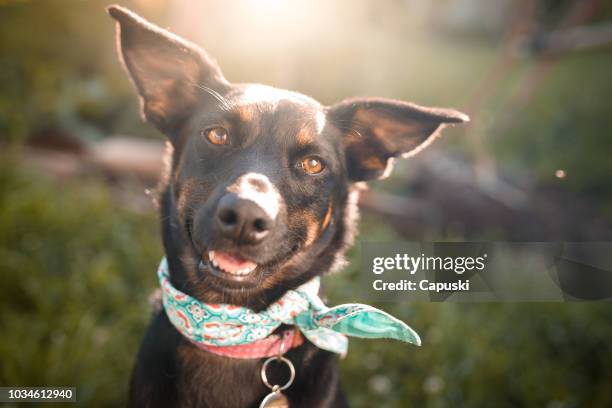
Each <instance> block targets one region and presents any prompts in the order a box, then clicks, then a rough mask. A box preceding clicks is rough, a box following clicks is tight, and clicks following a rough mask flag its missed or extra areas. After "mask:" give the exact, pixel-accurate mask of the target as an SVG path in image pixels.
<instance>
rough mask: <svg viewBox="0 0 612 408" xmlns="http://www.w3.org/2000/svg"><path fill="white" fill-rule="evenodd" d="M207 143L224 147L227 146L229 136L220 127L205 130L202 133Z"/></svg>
mask: <svg viewBox="0 0 612 408" xmlns="http://www.w3.org/2000/svg"><path fill="white" fill-rule="evenodd" d="M202 133H203V134H204V136H206V138H207V139H208V141H209V142H210V143H212V144H214V145H226V144H229V136H228V135H227V130H225V129H223V128H222V127H213V128H210V129H206V130H204V131H203V132H202Z"/></svg>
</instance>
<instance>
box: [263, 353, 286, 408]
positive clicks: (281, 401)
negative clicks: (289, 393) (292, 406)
mask: <svg viewBox="0 0 612 408" xmlns="http://www.w3.org/2000/svg"><path fill="white" fill-rule="evenodd" d="M281 352H282V349H281ZM273 361H277V362H280V363H285V364H286V365H287V367H288V368H289V380H288V381H287V382H286V383H285V385H282V386H281V385H278V384H275V385H272V384H270V382H269V381H268V376H267V374H266V368H268V365H269V364H270V363H271V362H273ZM294 379H295V367H294V366H293V363H292V362H291V361H290V360H288V359H287V358H285V357H283V356H282V354H280V353H279V356H278V357H270V358H269V359H267V360H266V361H264V363H263V365H262V366H261V380H262V381H263V383H264V384H265V385H266V387H268V388H270V390H271V391H272V392H271V393H269V394H268V395H266V397H265V398H264V399H263V401H261V404H259V408H289V400H288V399H287V397H286V396H285V395H283V393H282V392H281V391H283V390H285V389H287V388H289V386H290V385H291V384H293V380H294Z"/></svg>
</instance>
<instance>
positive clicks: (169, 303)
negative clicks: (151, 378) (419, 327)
mask: <svg viewBox="0 0 612 408" xmlns="http://www.w3.org/2000/svg"><path fill="white" fill-rule="evenodd" d="M157 275H158V277H159V282H160V285H161V287H162V294H163V303H164V309H165V310H166V314H167V315H168V318H169V319H170V322H172V324H173V325H174V326H175V327H176V329H177V330H178V331H179V332H180V333H181V334H182V335H183V336H185V337H186V338H187V339H189V340H190V341H192V342H193V343H195V344H196V345H201V346H203V347H202V348H205V349H206V348H210V347H227V346H240V345H245V344H251V343H255V342H258V341H260V340H262V339H265V338H266V337H268V336H270V335H271V334H272V332H274V330H275V329H277V328H278V327H279V326H280V325H281V324H283V323H284V324H288V325H293V326H295V327H296V328H297V329H299V330H300V331H301V332H302V334H303V335H304V337H306V338H307V339H308V340H309V341H310V342H311V343H313V344H314V345H315V346H317V347H319V348H321V349H323V350H327V351H331V352H333V353H338V354H341V355H345V354H346V352H347V349H348V340H347V338H346V336H353V337H361V338H369V339H371V338H389V339H395V340H400V341H404V342H406V343H411V344H416V345H418V346H420V345H421V339H420V338H419V335H418V334H417V333H416V332H415V331H414V330H412V329H411V328H410V327H409V326H408V325H407V324H406V323H404V322H402V321H401V320H398V319H396V318H395V317H393V316H391V315H390V314H388V313H386V312H383V311H381V310H378V309H376V308H374V307H372V306H368V305H363V304H359V303H349V304H344V305H339V306H334V307H327V306H325V304H324V303H323V301H322V300H321V298H320V297H319V286H320V279H319V278H318V277H317V278H314V279H312V280H311V281H309V282H307V283H305V284H304V285H302V286H300V287H298V288H297V289H294V290H289V291H287V293H285V294H284V295H283V297H281V298H280V299H279V300H278V301H276V302H275V303H273V304H272V305H270V306H269V307H268V308H267V309H266V310H264V311H262V312H259V313H256V312H254V311H252V310H250V309H248V308H246V307H241V306H235V305H228V304H210V303H203V302H200V301H199V300H197V299H195V298H193V297H191V296H189V295H187V294H185V293H183V292H181V291H179V290H177V289H176V288H174V287H173V286H172V284H171V283H170V274H169V271H168V263H167V261H166V258H163V259H162V261H161V263H160V265H159V268H158V271H157Z"/></svg>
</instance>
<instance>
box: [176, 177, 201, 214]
mask: <svg viewBox="0 0 612 408" xmlns="http://www.w3.org/2000/svg"><path fill="white" fill-rule="evenodd" d="M197 186H198V181H197V180H196V179H193V178H189V179H187V180H185V181H184V182H183V183H181V184H180V187H179V189H178V192H177V194H178V201H177V203H176V204H177V207H178V208H177V209H178V213H179V216H180V217H181V219H183V220H184V219H185V211H186V209H187V208H188V200H189V197H191V196H192V195H193V192H194V190H195V189H196V188H197Z"/></svg>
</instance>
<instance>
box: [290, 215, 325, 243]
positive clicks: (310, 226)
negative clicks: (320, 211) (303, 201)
mask: <svg viewBox="0 0 612 408" xmlns="http://www.w3.org/2000/svg"><path fill="white" fill-rule="evenodd" d="M290 219H291V220H293V225H294V226H295V227H297V228H300V229H302V228H305V229H306V233H305V237H304V238H305V239H304V246H309V245H310V244H312V243H313V242H314V241H315V240H316V239H317V234H318V232H319V222H320V219H319V217H317V216H316V215H315V214H314V213H312V212H311V211H308V210H297V211H295V212H294V213H293V214H292V215H291V217H290Z"/></svg>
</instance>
